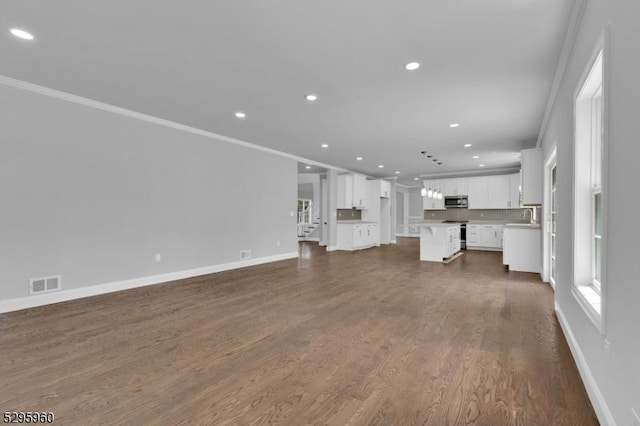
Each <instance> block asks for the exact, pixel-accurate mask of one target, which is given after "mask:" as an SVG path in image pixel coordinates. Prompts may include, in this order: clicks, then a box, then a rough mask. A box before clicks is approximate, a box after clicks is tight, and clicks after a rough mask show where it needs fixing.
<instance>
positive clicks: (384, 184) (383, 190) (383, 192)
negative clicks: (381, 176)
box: [380, 180, 391, 198]
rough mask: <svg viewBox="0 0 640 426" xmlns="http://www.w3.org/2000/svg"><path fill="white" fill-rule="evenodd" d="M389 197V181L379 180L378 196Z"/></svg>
mask: <svg viewBox="0 0 640 426" xmlns="http://www.w3.org/2000/svg"><path fill="white" fill-rule="evenodd" d="M389 197H391V182H389V181H387V180H381V181H380V198H389Z"/></svg>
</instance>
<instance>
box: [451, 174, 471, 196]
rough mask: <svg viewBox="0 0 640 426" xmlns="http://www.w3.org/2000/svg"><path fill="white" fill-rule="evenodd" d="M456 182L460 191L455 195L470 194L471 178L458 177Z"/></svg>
mask: <svg viewBox="0 0 640 426" xmlns="http://www.w3.org/2000/svg"><path fill="white" fill-rule="evenodd" d="M456 184H457V185H456V186H457V187H458V188H457V189H458V193H457V194H453V195H469V178H466V177H463V178H457V179H456Z"/></svg>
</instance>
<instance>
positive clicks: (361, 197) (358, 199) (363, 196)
mask: <svg viewBox="0 0 640 426" xmlns="http://www.w3.org/2000/svg"><path fill="white" fill-rule="evenodd" d="M368 194H369V189H368V185H367V177H366V176H364V175H359V174H357V173H354V174H353V206H354V207H355V208H357V209H366V208H367V207H366V204H367V195H368Z"/></svg>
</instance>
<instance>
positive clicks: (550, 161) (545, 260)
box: [542, 141, 558, 290]
mask: <svg viewBox="0 0 640 426" xmlns="http://www.w3.org/2000/svg"><path fill="white" fill-rule="evenodd" d="M556 145H557V141H554V143H553V146H552V147H551V150H550V151H549V154H548V155H547V158H546V159H545V161H544V204H543V209H542V281H544V282H546V283H550V284H551V287H552V288H553V289H554V290H555V287H554V285H553V283H551V228H550V226H551V170H552V169H553V167H556V197H557V195H558V161H557V154H558V152H557V148H556ZM556 201H557V199H556ZM557 220H558V217H557V212H556V222H557ZM556 235H557V232H556ZM556 249H557V247H556ZM556 265H557V263H556Z"/></svg>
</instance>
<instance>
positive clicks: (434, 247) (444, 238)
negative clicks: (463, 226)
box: [420, 222, 460, 262]
mask: <svg viewBox="0 0 640 426" xmlns="http://www.w3.org/2000/svg"><path fill="white" fill-rule="evenodd" d="M459 251H460V225H459V224H455V223H442V222H439V223H428V222H426V223H421V224H420V260H425V261H430V262H444V261H447V260H449V259H451V257H453V256H454V255H455V254H456V253H458V252H459Z"/></svg>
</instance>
